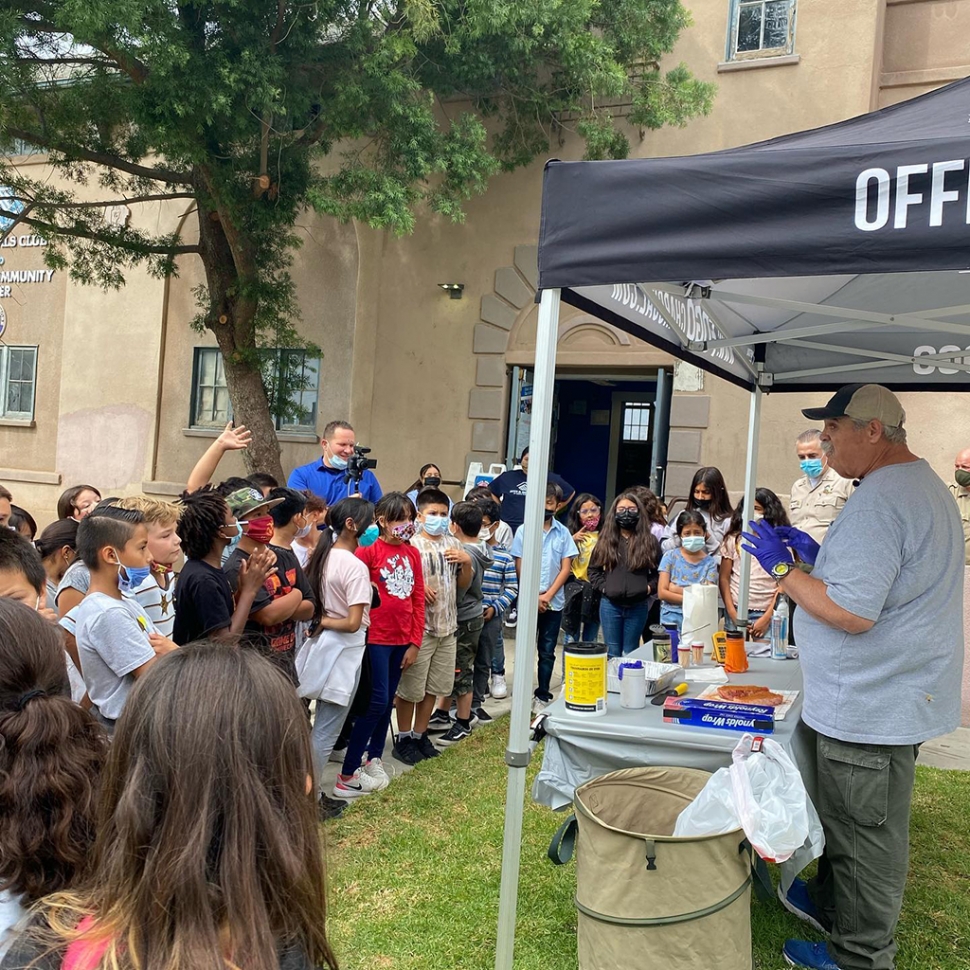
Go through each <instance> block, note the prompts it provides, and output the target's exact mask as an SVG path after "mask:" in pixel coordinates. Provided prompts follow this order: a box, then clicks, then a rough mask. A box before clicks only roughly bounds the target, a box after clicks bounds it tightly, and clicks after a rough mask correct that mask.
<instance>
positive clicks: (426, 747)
mask: <svg viewBox="0 0 970 970" xmlns="http://www.w3.org/2000/svg"><path fill="white" fill-rule="evenodd" d="M410 741H411V743H412V744H413V745H414V746H415V748H416V749H417V750H418V752H419V753H420V755H421V757H422V758H424V759H427V758H437V757H438V755H440V754H441V752H440V751H439V750H438V749H437V748H436V747H435V746H434V745H433V744H432V743H431V738H429V737H428V735H427V734H422V735H421V737H420V738H411V739H410Z"/></svg>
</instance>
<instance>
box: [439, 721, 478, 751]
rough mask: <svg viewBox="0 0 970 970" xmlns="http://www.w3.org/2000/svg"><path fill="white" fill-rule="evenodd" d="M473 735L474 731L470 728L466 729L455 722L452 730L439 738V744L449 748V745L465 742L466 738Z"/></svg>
mask: <svg viewBox="0 0 970 970" xmlns="http://www.w3.org/2000/svg"><path fill="white" fill-rule="evenodd" d="M471 735H472V729H471V728H470V727H465V725H464V724H459V723H458V722H457V721H455V723H454V724H452V726H451V728H450V729H449V730H448V731H446V732H445V733H444V734H442V735H441V737H440V738H438V744H440V745H443V746H444V747H446V748H447V747H448V745H450V744H457V743H458V742H459V741H464V740H465V738H470V737H471Z"/></svg>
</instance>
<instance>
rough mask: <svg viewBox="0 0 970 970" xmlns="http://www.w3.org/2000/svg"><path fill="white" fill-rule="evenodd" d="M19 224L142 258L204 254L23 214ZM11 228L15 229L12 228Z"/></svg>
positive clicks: (192, 249) (189, 248)
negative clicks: (67, 227) (131, 239)
mask: <svg viewBox="0 0 970 970" xmlns="http://www.w3.org/2000/svg"><path fill="white" fill-rule="evenodd" d="M17 222H18V223H25V224H26V225H28V226H30V227H31V228H32V229H38V230H40V231H41V232H46V233H48V234H50V235H54V236H74V237H76V238H79V239H90V240H92V241H94V242H102V243H105V244H107V245H109V246H117V247H118V249H125V250H127V251H128V252H131V253H135V254H136V255H140V256H185V255H190V254H192V253H196V254H201V253H202V249H201V248H200V247H199V246H156V245H152V244H150V243H135V242H127V241H125V240H124V239H121V238H119V237H118V236H112V235H108V234H104V233H99V232H94V231H92V230H90V229H81V228H79V227H77V226H75V227H74V228H72V229H65V228H63V227H62V226H55V225H54V224H53V223H51V222H44V221H43V220H42V219H35V218H33V217H30V218H24V214H23V213H21V215H20V217H19V218H18V219H17ZM11 228H13V227H12V226H11Z"/></svg>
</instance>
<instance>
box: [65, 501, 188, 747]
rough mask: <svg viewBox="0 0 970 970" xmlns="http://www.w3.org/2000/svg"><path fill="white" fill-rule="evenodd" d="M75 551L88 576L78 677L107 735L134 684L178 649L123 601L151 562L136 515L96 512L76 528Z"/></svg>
mask: <svg viewBox="0 0 970 970" xmlns="http://www.w3.org/2000/svg"><path fill="white" fill-rule="evenodd" d="M77 551H78V555H79V556H80V557H81V559H82V560H83V561H84V563H85V564H86V565H87V567H88V569H89V570H90V573H91V585H90V589H89V591H88V594H87V596H86V597H85V598H84V599H83V600H82V601H81V603H80V605H79V606H78V607H76V610H75V617H76V621H77V627H76V638H77V646H78V654H79V656H80V660H81V672H82V675H83V677H84V684H85V686H86V687H87V691H88V696H89V697H90V698H91V702H92V703H93V704H94V709H95V711H96V713H97V715H98V717H99V719H100V720H101V722H102V723H103V724H104V725H105V727H107V728H108V730H109V731H111V730H113V728H114V722H115V721H116V720H117V719H118V718H119V717H120V716H121V712H122V709H123V708H124V705H125V700H126V699H127V697H128V694H129V692H130V691H131V688H132V686H133V685H134V682H135V679H136V678H138V677H140V676H141V675H142V674H144V673H145V672H146V671H147V670H148V669H149V668H150V667H151V665H152V664H153V663H154V662H155V658H156V657H157V656H159V655H161V654H164V653H168V652H169V651H170V650H175V649H177V648H176V646H175V644H174V643H173V642H172V641H171V640H169V639H168V638H167V637H163V636H161V635H160V634H159V633H157V632H156V630H155V627H154V626H153V625H152V621H151V620H150V619H149V618H148V615H147V614H146V613H145V611H144V610H143V609H142V608H141V607H140V606H139V605H138V604H137V603H136V602H135V601H134V600H133V599H131V598H129V597H128V596H126V595H125V593H126V592H128V591H130V590H132V589H134V588H135V587H137V586H138V585H139V583H141V582H142V580H143V579H144V576H145V574H146V573H147V571H148V569H149V567H150V562H151V559H150V556H149V554H148V530H147V529H146V528H145V520H144V516H143V515H142V513H141V512H138V511H135V510H133V509H121V508H118V507H117V506H107V507H105V506H101V507H99V509H98V511H97V512H96V513H94V514H92V515H89V516H87V517H86V518H85V519H84V520H83V521H82V522H81V524H80V525H79V526H78V530H77Z"/></svg>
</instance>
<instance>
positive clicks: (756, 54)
mask: <svg viewBox="0 0 970 970" xmlns="http://www.w3.org/2000/svg"><path fill="white" fill-rule="evenodd" d="M772 2H775V0H731V16H730V17H729V18H728V36H727V51H726V57H727V60H728V61H749V60H756V59H758V58H763V57H785V56H786V55H789V54H793V53H794V52H795V23H796V20H797V11H798V0H787V2H788V43H787V44H784V45H782V46H781V47H759V48H758V49H757V50H753V51H739V50H738V27H739V24H740V21H741V8H742V7H758V6H760V7H761V8H762V17H761V40H762V43H764V30H765V18H764V7H765V5H766V4H768V3H772Z"/></svg>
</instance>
